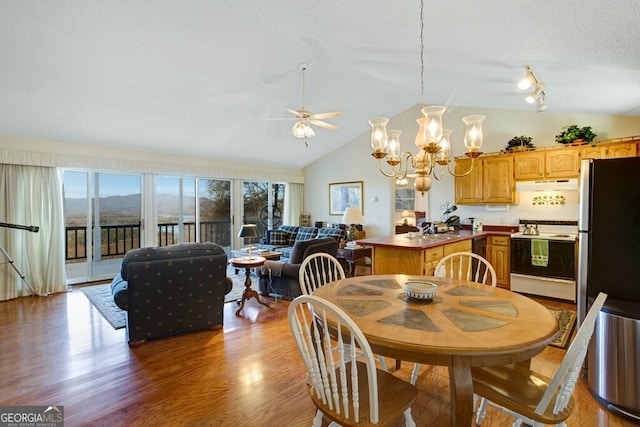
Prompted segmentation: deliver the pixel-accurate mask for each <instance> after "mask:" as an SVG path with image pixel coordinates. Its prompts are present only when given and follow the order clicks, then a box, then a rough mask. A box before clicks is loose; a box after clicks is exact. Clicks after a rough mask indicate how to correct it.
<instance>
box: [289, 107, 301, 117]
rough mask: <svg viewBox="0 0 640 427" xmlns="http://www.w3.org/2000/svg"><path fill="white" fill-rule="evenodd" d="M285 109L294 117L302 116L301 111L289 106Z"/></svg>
mask: <svg viewBox="0 0 640 427" xmlns="http://www.w3.org/2000/svg"><path fill="white" fill-rule="evenodd" d="M285 110H287V111H288V112H290V113H291V114H293V115H294V116H296V117H299V118H302V113H301V112H300V111H298V110H292V109H291V108H285Z"/></svg>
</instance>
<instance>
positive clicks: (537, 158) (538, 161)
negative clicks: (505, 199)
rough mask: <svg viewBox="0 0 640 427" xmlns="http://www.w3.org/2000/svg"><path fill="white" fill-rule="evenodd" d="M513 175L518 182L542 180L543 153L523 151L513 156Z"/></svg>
mask: <svg viewBox="0 0 640 427" xmlns="http://www.w3.org/2000/svg"><path fill="white" fill-rule="evenodd" d="M513 157H514V175H515V179H516V180H518V181H527V180H535V179H542V178H544V153H543V152H542V151H525V152H523V153H516V154H514V156H513Z"/></svg>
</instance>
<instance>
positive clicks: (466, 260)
mask: <svg viewBox="0 0 640 427" xmlns="http://www.w3.org/2000/svg"><path fill="white" fill-rule="evenodd" d="M434 275H435V276H438V277H450V278H452V279H458V280H468V281H471V282H477V283H484V284H489V285H491V286H496V284H497V279H496V270H495V269H494V268H493V266H492V265H491V263H490V262H489V261H487V260H486V259H485V258H483V257H482V256H480V255H478V254H474V253H472V252H455V253H452V254H449V255H447V256H445V257H444V258H442V259H441V260H440V262H438V264H437V265H436V268H435V272H434Z"/></svg>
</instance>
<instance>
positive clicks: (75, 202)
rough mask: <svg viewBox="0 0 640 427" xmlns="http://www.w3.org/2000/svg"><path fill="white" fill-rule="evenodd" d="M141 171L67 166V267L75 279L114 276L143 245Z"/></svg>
mask: <svg viewBox="0 0 640 427" xmlns="http://www.w3.org/2000/svg"><path fill="white" fill-rule="evenodd" d="M141 187H142V179H141V176H140V175H130V174H110V173H99V172H76V171H65V173H64V180H63V188H64V199H65V207H64V211H65V227H66V251H65V252H66V254H65V256H66V270H67V279H68V282H69V283H70V284H73V283H81V282H87V281H92V280H101V279H108V278H111V277H113V276H114V275H115V274H116V273H117V272H118V270H119V268H120V262H121V260H122V257H123V256H124V254H125V253H126V252H127V251H128V250H130V249H133V248H138V247H140V246H141V243H142V242H141V215H142V213H141V212H142V209H141V208H142V203H141V194H142V191H141Z"/></svg>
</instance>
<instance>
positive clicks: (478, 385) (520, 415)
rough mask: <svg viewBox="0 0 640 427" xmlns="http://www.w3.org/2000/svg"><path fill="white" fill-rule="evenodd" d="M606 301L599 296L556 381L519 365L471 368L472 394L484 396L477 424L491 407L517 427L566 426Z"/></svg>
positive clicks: (557, 372) (561, 366) (566, 355)
mask: <svg viewBox="0 0 640 427" xmlns="http://www.w3.org/2000/svg"><path fill="white" fill-rule="evenodd" d="M606 299H607V294H604V293H600V294H599V295H598V297H597V298H596V300H595V301H594V303H593V305H592V306H591V309H590V310H589V313H587V316H586V317H585V319H584V322H582V325H581V326H580V329H579V330H578V332H577V333H576V337H575V338H574V340H573V342H572V343H571V346H570V347H569V349H568V350H567V352H566V354H565V356H564V358H563V359H562V363H561V364H560V367H559V368H558V370H557V371H556V373H555V375H554V376H553V378H548V377H546V376H544V375H542V374H539V373H537V372H533V371H531V370H530V369H529V368H527V367H524V366H522V365H518V364H514V365H506V366H487V367H477V368H471V375H472V376H473V391H474V393H475V394H477V395H478V396H480V397H481V399H480V406H479V407H478V413H477V415H476V423H477V424H480V423H481V422H482V420H483V418H484V416H485V414H486V411H487V406H492V407H495V408H497V409H498V410H500V411H501V412H504V413H505V414H508V415H511V416H513V417H515V418H516V419H517V420H516V422H514V423H513V425H514V426H519V425H521V424H522V423H523V422H524V423H526V424H529V425H532V426H536V427H537V426H544V425H546V424H551V425H560V426H566V423H565V420H566V419H567V418H568V417H569V415H571V412H572V411H573V397H572V394H573V390H574V388H575V386H576V381H577V380H578V375H579V374H580V368H581V367H582V363H583V362H584V358H585V356H586V354H587V347H588V345H589V341H590V340H591V336H592V334H593V330H594V328H595V323H596V319H597V317H598V313H599V312H600V309H601V308H602V305H603V304H604V302H605V300H606ZM552 401H553V405H551V403H552Z"/></svg>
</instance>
